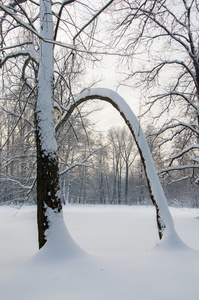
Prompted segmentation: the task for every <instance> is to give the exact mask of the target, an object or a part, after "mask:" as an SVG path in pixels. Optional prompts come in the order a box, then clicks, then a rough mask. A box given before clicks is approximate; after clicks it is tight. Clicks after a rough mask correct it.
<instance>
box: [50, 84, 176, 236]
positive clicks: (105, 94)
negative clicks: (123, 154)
mask: <svg viewBox="0 0 199 300" xmlns="http://www.w3.org/2000/svg"><path fill="white" fill-rule="evenodd" d="M91 99H99V100H103V101H106V102H109V103H110V104H112V105H113V106H114V107H115V108H116V109H117V110H118V111H119V113H120V114H121V116H122V117H123V119H124V121H125V122H126V124H127V126H128V127H129V129H130V131H131V133H132V135H133V137H134V139H135V142H136V145H137V147H138V150H139V153H140V156H141V160H142V163H143V166H144V171H145V175H146V178H147V183H148V188H149V191H150V197H151V200H152V203H153V205H154V206H155V209H156V221H157V227H158V234H159V238H160V239H162V237H163V234H164V232H165V231H167V232H170V233H174V234H176V232H175V229H174V224H173V219H172V216H171V214H170V211H169V208H168V205H167V201H166V197H165V195H164V191H163V189H162V186H161V184H160V181H159V178H158V175H157V172H156V169H155V166H154V163H153V159H152V156H151V152H150V150H149V147H148V144H147V141H146V138H145V136H144V133H143V131H142V128H141V127H140V124H139V122H138V120H137V118H136V116H135V115H134V113H133V112H132V110H131V108H130V107H129V105H128V104H127V103H126V102H125V100H124V99H123V98H122V97H121V96H119V95H118V94H117V93H116V92H114V91H112V90H109V89H103V88H98V89H87V90H85V91H84V92H82V93H81V94H80V95H79V96H78V97H77V98H76V99H75V100H74V102H73V103H72V104H70V105H69V106H68V107H67V108H66V112H65V114H64V115H63V116H62V119H61V121H60V122H59V123H58V124H57V126H56V130H59V128H60V127H61V126H62V124H63V123H64V122H65V121H67V120H68V118H69V116H70V115H71V114H72V112H73V110H74V109H75V108H76V107H77V106H78V105H79V104H81V103H83V102H85V101H88V100H91Z"/></svg>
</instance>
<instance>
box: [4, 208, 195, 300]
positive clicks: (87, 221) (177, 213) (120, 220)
mask: <svg viewBox="0 0 199 300" xmlns="http://www.w3.org/2000/svg"><path fill="white" fill-rule="evenodd" d="M171 213H172V216H173V218H174V223H175V227H176V230H177V232H178V234H179V236H180V238H181V239H182V240H183V241H184V242H185V243H186V244H187V245H188V246H189V247H191V248H192V249H191V248H189V247H186V246H177V245H176V244H175V243H174V244H173V245H171V244H165V243H160V244H159V241H158V234H157V229H156V222H155V212H154V209H153V207H132V206H131V207H129V206H81V205H80V206H74V205H70V206H67V207H65V208H64V220H65V223H66V224H67V228H68V230H69V232H70V234H71V236H72V237H73V239H74V240H75V242H76V243H77V244H78V245H79V246H77V245H76V244H75V243H73V242H72V240H71V239H70V236H69V235H68V232H67V231H66V230H65V228H62V225H60V228H59V232H57V233H56V236H54V238H53V239H52V241H51V242H52V245H51V247H46V249H45V248H44V249H43V250H42V251H39V252H38V250H37V224H36V208H35V207H25V206H24V207H22V208H21V209H20V210H17V209H16V208H14V207H0V241H1V242H0V299H2V300H32V299H34V300H132V299H136V300H148V299H151V300H160V299H161V300H178V299H180V300H198V299H199V284H198V278H199V210H197V209H171ZM59 235H61V236H62V237H63V236H65V239H64V241H62V242H60V241H61V240H60V239H59ZM56 238H57V243H59V244H57V245H55V241H56ZM53 243H54V244H53ZM49 245H50V244H49ZM67 245H68V249H69V250H67V253H65V249H66V248H67ZM79 247H80V248H79ZM61 248H62V249H64V251H61ZM82 249H83V250H82ZM193 249H195V250H193ZM57 252H58V257H57V255H56V253H57Z"/></svg>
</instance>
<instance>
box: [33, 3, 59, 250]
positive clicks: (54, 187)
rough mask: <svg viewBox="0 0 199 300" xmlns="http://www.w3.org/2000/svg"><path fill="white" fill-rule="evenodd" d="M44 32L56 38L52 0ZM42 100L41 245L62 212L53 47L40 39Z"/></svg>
mask: <svg viewBox="0 0 199 300" xmlns="http://www.w3.org/2000/svg"><path fill="white" fill-rule="evenodd" d="M40 10H41V11H40V14H41V15H40V18H41V35H42V37H43V38H44V39H51V40H52V39H53V21H52V11H51V1H49V0H40ZM40 43H41V44H40V49H41V50H40V51H41V52H40V55H41V56H40V64H39V74H38V99H37V108H36V142H37V221H38V235H39V248H41V247H43V245H44V244H45V243H46V241H47V237H46V234H45V233H46V230H47V229H49V228H50V224H51V217H52V215H53V214H52V211H53V213H54V214H58V213H60V212H61V211H62V205H61V199H60V192H59V190H60V187H59V173H58V159H57V143H56V140H55V128H54V115H53V46H52V44H50V43H47V42H44V41H41V42H40Z"/></svg>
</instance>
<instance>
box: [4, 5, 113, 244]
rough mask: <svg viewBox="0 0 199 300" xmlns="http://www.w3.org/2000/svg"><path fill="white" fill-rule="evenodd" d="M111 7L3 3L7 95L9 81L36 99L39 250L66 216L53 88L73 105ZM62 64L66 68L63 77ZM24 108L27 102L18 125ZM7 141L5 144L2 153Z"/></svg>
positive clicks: (59, 106) (55, 99)
mask: <svg viewBox="0 0 199 300" xmlns="http://www.w3.org/2000/svg"><path fill="white" fill-rule="evenodd" d="M112 2H113V0H112V1H107V2H105V3H103V4H102V5H101V3H99V2H97V3H95V5H92V6H91V5H90V3H89V2H88V3H87V2H86V1H85V2H81V3H79V2H77V1H75V0H66V1H57V2H55V3H53V2H52V1H47V0H41V1H29V2H28V1H27V0H17V1H3V2H1V3H0V10H1V16H0V18H1V19H0V28H1V30H0V34H1V49H0V50H1V60H0V67H1V75H2V78H3V80H2V82H3V87H2V90H3V89H4V87H6V86H8V85H9V81H12V84H15V85H18V84H19V82H20V81H22V82H23V83H24V85H25V86H26V88H28V89H29V95H32V94H33V93H34V99H35V103H34V104H35V107H34V109H35V127H36V130H35V132H36V148H37V207H38V210H37V217H38V218H37V219H38V233H39V248H41V247H42V246H43V245H44V244H45V243H46V235H45V232H46V230H47V229H48V228H49V227H50V224H51V223H52V216H59V215H61V212H62V203H61V202H62V200H61V193H60V184H59V167H58V155H57V142H56V138H55V122H54V103H56V102H57V103H56V107H58V111H61V110H62V101H63V99H57V98H58V97H56V96H57V95H58V93H56V92H54V87H59V89H63V82H64V84H65V86H67V94H68V95H69V97H68V99H67V101H69V100H71V99H73V91H72V89H71V85H70V83H71V81H70V79H71V77H73V76H74V73H75V70H77V68H75V66H77V64H78V63H79V64H80V58H81V57H82V55H84V54H85V55H90V52H91V47H92V46H93V43H94V41H95V39H94V35H93V33H94V30H95V27H96V20H97V18H98V17H99V15H100V14H101V13H102V12H103V11H104V10H105V9H106V8H107V7H108V6H109V5H110V4H111V3H112ZM74 11H75V12H74ZM85 15H87V16H88V17H87V20H86V21H85ZM60 47H61V49H65V51H63V52H62V50H60ZM91 55H92V54H91ZM61 60H62V65H64V66H65V68H64V69H63V70H61V71H60V63H59V62H60V61H61ZM7 73H9V76H10V77H9V78H8V79H7V78H5V74H7ZM63 94H64V93H62V95H63ZM27 99H28V98H27ZM58 100H59V103H58ZM65 100H66V98H65ZM25 108H26V102H25V104H24V107H23V111H22V112H21V115H20V116H19V117H18V119H21V118H22V116H23V112H24V110H25ZM14 126H15V125H14ZM12 131H13V130H12ZM10 136H11V135H10ZM10 136H8V138H7V141H8V140H9V138H10ZM7 141H3V144H2V146H1V148H3V146H4V145H5V144H6V142H7Z"/></svg>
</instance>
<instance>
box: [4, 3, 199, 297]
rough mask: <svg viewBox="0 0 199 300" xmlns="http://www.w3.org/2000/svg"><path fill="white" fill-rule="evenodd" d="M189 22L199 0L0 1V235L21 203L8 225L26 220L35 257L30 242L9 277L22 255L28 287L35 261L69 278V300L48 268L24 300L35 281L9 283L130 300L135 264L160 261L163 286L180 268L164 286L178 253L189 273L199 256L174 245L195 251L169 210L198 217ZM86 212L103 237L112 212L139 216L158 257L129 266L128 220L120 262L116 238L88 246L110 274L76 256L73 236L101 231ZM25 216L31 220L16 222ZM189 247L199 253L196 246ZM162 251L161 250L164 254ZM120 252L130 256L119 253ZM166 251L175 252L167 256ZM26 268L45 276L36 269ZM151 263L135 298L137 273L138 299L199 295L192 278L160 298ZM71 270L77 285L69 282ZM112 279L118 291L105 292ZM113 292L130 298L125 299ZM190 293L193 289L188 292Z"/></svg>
mask: <svg viewBox="0 0 199 300" xmlns="http://www.w3.org/2000/svg"><path fill="white" fill-rule="evenodd" d="M198 24H199V3H198V1H197V0H177V1H173V0H135V1H133V0H109V1H108V0H97V1H90V0H82V1H77V0H58V1H52V0H9V1H8V0H1V1H0V42H1V44H0V78H1V81H0V128H1V130H0V215H1V216H2V227H1V223H0V235H1V234H2V238H1V236H0V239H1V240H4V238H5V236H6V233H4V232H3V230H2V231H1V228H5V227H6V228H7V225H5V224H7V223H6V222H8V221H7V220H9V218H10V220H13V219H12V218H11V216H10V215H9V217H8V218H7V219H6V218H5V215H6V214H10V213H11V211H12V209H13V207H14V209H16V210H18V208H19V207H22V212H19V216H21V219H20V221H19V219H16V220H15V221H16V223H15V224H16V228H18V227H17V226H19V228H20V226H22V224H26V225H23V227H26V226H27V228H29V226H30V222H31V220H32V219H31V218H33V217H32V214H33V212H34V216H35V219H37V220H36V221H35V223H36V224H37V225H36V227H37V229H36V231H37V235H38V237H36V239H37V240H38V243H39V249H40V250H39V252H38V253H37V254H36V255H34V253H35V252H37V251H36V250H35V248H34V247H32V248H31V250H30V249H28V248H27V250H26V246H25V245H26V244H23V250H22V247H21V248H19V250H18V252H17V250H16V254H15V256H16V257H15V258H13V259H14V261H15V263H14V268H15V271H13V273H12V272H11V273H12V274H11V275H12V276H14V275H13V274H14V273H15V272H18V271H19V269H20V266H19V265H17V263H16V261H17V260H18V258H17V255H18V254H17V253H21V254H20V255H22V256H21V257H24V256H25V257H27V256H28V257H29V258H30V257H32V256H33V258H31V259H32V260H31V262H29V265H26V266H25V267H24V266H23V268H22V271H23V274H22V276H21V278H22V282H26V280H28V279H27V278H26V275H25V274H26V273H29V274H30V273H31V274H32V275H31V276H33V277H30V282H31V281H32V279H33V278H34V276H35V277H38V274H39V273H40V271H41V270H42V267H41V265H40V264H41V262H44V261H47V260H48V259H50V261H51V262H52V261H53V259H52V258H53V257H56V258H59V257H60V258H63V257H64V259H65V258H66V257H67V259H66V261H67V264H66V265H67V266H65V265H64V266H65V267H66V268H69V270H70V272H71V274H72V276H71V277H70V278H67V280H68V281H69V282H70V283H71V286H70V288H71V289H72V290H71V291H70V293H71V294H70V293H69V292H68V291H67V292H66V291H65V290H63V286H64V283H63V281H62V279H61V280H60V276H61V277H62V275H63V274H64V275H63V276H65V273H62V272H63V271H60V270H61V265H59V264H60V261H59V263H58V265H56V268H55V273H56V274H58V275H56V276H57V277H56V276H55V277H53V278H54V279H52V278H51V277H50V274H51V271H49V272H48V273H49V274H48V276H49V277H48V276H47V277H48V279H47V281H46V282H49V283H50V284H49V286H48V289H49V291H48V293H47V296H46V298H45V297H44V296H42V295H43V294H42V293H43V291H44V290H46V287H45V284H44V286H41V287H39V289H38V291H40V292H41V294H39V296H38V295H36V294H35V292H33V294H29V293H30V290H29V289H28V287H30V282H27V289H26V290H25V292H24V288H23V287H22V286H21V287H20V284H19V287H18V286H17V284H16V286H15V289H16V290H18V289H19V292H18V293H17V295H18V296H17V297H18V298H17V297H15V299H20V300H21V299H22V298H23V296H22V295H23V293H22V290H23V292H24V293H25V294H26V293H28V294H29V296H28V297H27V295H26V299H37V300H38V299H42V300H44V299H48V300H50V299H59V300H66V299H70V300H72V299H74V300H75V299H76V300H79V299H82V300H84V299H88V300H89V299H100V300H101V299H105V300H106V299H107V300H108V299H109V300H110V299H116V300H117V299H118V300H119V299H122V298H123V295H124V298H125V295H126V298H125V299H132V298H131V297H130V295H131V289H130V287H131V283H130V277H128V276H130V275H128V274H130V273H131V271H129V270H130V268H131V267H132V268H135V269H136V270H137V271H138V270H141V273H142V271H143V272H145V270H146V269H145V266H146V265H148V269H149V270H152V268H153V266H154V263H155V261H156V260H157V261H159V262H160V264H161V261H162V256H161V255H163V256H164V259H165V260H164V261H165V264H163V265H162V267H163V273H164V276H165V278H167V275H168V276H169V274H170V270H169V269H168V266H169V265H172V266H175V272H176V273H175V272H174V273H172V272H171V273H172V276H173V277H172V276H171V282H170V281H169V285H170V284H171V285H172V280H173V279H174V278H175V276H177V274H178V272H180V273H182V272H184V271H182V270H181V269H180V268H181V262H182V261H183V262H184V261H185V256H186V258H187V259H188V260H187V264H185V266H186V267H187V268H188V269H187V270H188V273H189V271H190V270H191V269H192V270H193V265H194V262H195V261H198V251H196V250H193V249H191V248H189V246H187V245H186V242H185V243H184V242H183V241H182V240H183V238H182V240H181V235H182V236H183V237H184V238H185V239H186V238H188V244H190V246H192V243H194V242H193V240H191V239H190V240H189V238H190V237H191V235H190V234H188V232H187V231H186V230H184V228H187V227H186V226H185V225H184V224H185V223H184V221H183V223H180V222H179V223H178V222H177V228H178V229H179V231H180V232H181V235H179V232H177V230H176V228H175V227H174V222H173V215H175V216H176V218H177V220H179V219H178V218H181V217H182V216H180V214H179V212H180V210H175V209H179V208H180V209H182V211H183V209H185V211H183V212H185V214H184V215H183V218H188V216H190V215H189V213H188V212H190V211H191V212H192V213H193V214H195V213H196V212H197V209H198V207H199V194H198V189H199V143H198V141H199V36H198V32H199V25H198ZM103 122H107V123H108V124H109V125H108V126H106V125H105V123H103ZM169 207H170V208H171V212H172V213H171V212H170V209H169ZM152 208H153V213H152V210H151V209H152ZM111 209H112V211H111ZM119 209H121V211H120V210H119ZM90 210H91V211H92V212H93V213H94V215H95V216H96V220H100V217H99V215H100V214H102V215H103V216H104V217H103V218H104V219H103V220H105V222H102V226H101V227H100V228H98V229H95V230H98V232H101V231H100V230H102V229H103V230H104V231H107V232H108V230H107V228H111V226H113V224H115V225H114V226H115V227H114V228H117V226H118V222H117V221H116V219H114V218H115V216H116V215H117V214H118V219H120V218H122V219H123V221H124V224H125V221H126V220H127V219H128V218H129V220H130V217H129V216H130V214H132V216H133V219H131V220H130V221H129V222H133V220H135V221H136V220H137V221H138V222H139V220H138V219H139V217H137V219H136V216H135V215H134V213H135V211H136V212H137V214H138V216H140V218H141V212H142V214H143V215H144V216H145V217H144V220H143V221H142V224H140V225H139V228H142V226H143V228H144V231H145V232H144V234H143V236H145V238H146V236H149V237H152V240H153V246H155V244H157V243H159V241H161V243H160V246H159V247H160V250H162V251H163V252H161V251H160V252H158V251H157V249H156V250H154V252H153V253H152V254H148V255H144V254H143V253H142V255H144V256H143V257H144V258H143V260H142V258H141V256H139V258H138V262H136V259H135V257H136V255H137V254H139V255H141V254H140V253H141V252H142V250H139V249H138V248H135V252H132V251H130V249H131V247H134V246H135V245H133V244H132V243H131V242H130V240H131V238H130V236H131V234H132V231H133V232H134V233H135V234H136V235H137V237H138V236H139V234H138V232H137V231H136V226H135V224H134V223H130V224H132V228H133V229H132V231H130V226H129V227H128V226H127V225H126V227H125V228H126V229H125V233H126V236H127V238H126V240H125V242H122V238H123V233H122V232H120V229H121V228H122V227H118V229H117V233H118V236H117V238H115V239H116V240H117V241H118V242H120V243H121V245H123V247H122V246H121V247H119V249H120V250H119V251H120V252H119V253H118V254H117V255H118V256H117V255H115V256H114V255H113V252H112V251H111V250H110V249H111V247H113V249H114V248H115V245H116V244H114V242H113V241H115V240H114V238H113V235H112V232H111V236H112V238H110V237H107V240H110V241H111V242H112V244H110V248H109V246H108V244H106V243H105V242H104V243H103V242H102V244H100V243H99V247H98V248H97V242H96V249H97V251H99V249H101V246H102V245H106V247H107V249H106V247H105V248H103V249H104V250H103V249H101V253H100V255H102V254H103V255H104V254H105V253H106V254H107V255H108V257H109V258H111V259H114V258H116V257H117V259H118V265H117V267H118V269H117V270H116V269H115V268H116V267H115V265H114V264H115V263H114V262H113V261H111V262H112V264H111V263H110V262H109V263H108V262H107V260H105V261H104V260H103V261H102V260H98V261H95V263H94V258H93V257H92V258H89V257H88V256H85V252H84V251H83V250H82V249H81V248H79V246H78V245H77V244H76V242H74V240H73V238H72V237H71V235H70V233H73V234H72V235H73V236H74V237H76V239H77V240H79V241H80V242H81V237H82V233H83V228H84V226H86V225H87V226H88V227H89V230H85V232H86V234H87V235H86V237H85V238H88V240H89V238H91V239H92V237H91V235H92V233H93V232H94V231H92V230H91V228H90V226H93V228H96V227H95V226H97V225H96V224H95V223H94V222H93V223H92V218H91V216H90V215H89V211H90ZM118 212H120V213H118ZM149 212H150V214H153V219H154V223H150V225H149V227H148V225H146V223H145V222H147V220H148V213H149ZM81 213H82V214H81ZM98 213H99V214H98ZM66 215H67V217H66ZM26 216H29V217H30V218H27V220H25V219H26ZM72 216H73V217H74V219H73V218H72ZM85 216H87V217H88V220H90V221H88V220H87V219H86V217H85ZM106 216H109V217H108V218H107V219H106ZM18 218H19V217H18ZM70 218H71V219H70ZM197 218H198V216H197V217H195V219H197ZM83 219H84V225H82V224H81V220H83ZM17 220H18V221H17ZM63 220H64V222H63ZM74 220H76V223H75V221H74ZM183 220H184V219H183ZM3 222H5V223H3ZM23 222H24V223H23ZM25 222H26V223H25ZM89 222H90V223H89ZM99 222H100V221H99ZM114 222H116V223H114ZM11 223H12V221H11ZM3 224H4V225H3ZM13 224H14V223H13ZM89 224H91V225H89ZM92 224H93V225H92ZM105 224H107V226H108V227H106V228H105ZM124 224H123V226H125V225H124ZM182 224H183V225H182ZM65 225H66V226H65ZM31 226H32V225H31ZM77 226H78V227H77ZM120 226H122V225H120ZM197 227H198V224H197V225H195V226H193V225H192V224H191V225H190V228H194V230H196V229H197ZM31 228H32V227H31ZM127 228H128V229H127ZM151 228H156V231H157V232H156V235H155V234H153V233H151V231H150V230H151ZM68 229H70V230H69V231H70V233H69V231H68ZM8 230H9V226H8ZM31 230H32V229H31ZM81 230H82V232H81ZM93 230H94V229H93ZM33 231H34V233H33V236H34V237H35V236H36V234H35V230H33ZM18 232H19V231H18ZM85 232H84V233H83V234H85ZM107 232H106V233H107ZM24 234H25V235H26V232H25V231H24ZM89 234H90V237H89ZM100 234H101V235H103V234H104V233H103V231H102V233H100ZM193 235H194V236H195V235H197V234H195V233H194V234H193ZM28 236H29V235H28V234H27V240H28ZM115 236H116V233H115ZM140 236H141V234H140ZM95 238H96V237H95ZM95 238H93V241H95ZM11 239H12V237H11ZM22 239H23V238H22ZM157 240H158V242H157ZM16 241H17V235H16ZM146 241H148V240H147V238H146ZM13 243H14V239H13ZM23 243H24V242H23ZM29 243H30V245H32V244H33V243H32V242H29ZM31 243H32V244H31ZM81 243H83V244H82V245H83V248H84V247H85V249H86V250H87V249H88V252H89V251H91V253H92V251H93V253H94V250H95V245H94V244H93V245H92V242H88V243H87V244H86V242H85V241H82V242H81ZM84 243H85V245H84ZM125 243H126V244H125ZM3 244H4V243H3ZM13 245H14V244H13ZM35 245H36V247H38V246H37V243H35ZM125 245H126V246H125ZM140 245H142V247H144V248H145V249H146V248H147V249H148V248H152V242H151V244H150V243H149V244H147V243H146V244H144V243H143V242H140ZM3 247H4V246H3ZM128 247H130V248H128ZM194 247H195V248H198V249H199V242H198V243H197V242H196V245H195V246H193V248H194ZM116 248H117V247H116ZM0 249H1V248H0ZM127 249H128V250H127ZM140 249H141V248H140ZM165 249H167V250H168V251H167V252H164V250H165ZM179 249H180V251H181V252H180V254H181V255H180V256H179V255H178V250H179ZM23 251H24V255H23ZM26 251H27V252H26ZM103 251H104V253H103ZM109 251H110V253H109ZM123 251H127V252H126V255H125V254H124V253H125V252H123ZM136 251H137V252H136ZM140 251H141V252H140ZM156 251H157V252H156ZM183 251H184V252H183ZM86 252H87V251H86ZM185 252H186V253H185ZM2 253H3V254H4V253H7V248H5V249H4V248H2ZM8 253H9V251H8ZM97 253H98V252H97ZM166 253H167V254H168V253H170V254H171V253H172V255H171V257H169V256H167V254H166ZM184 254H185V256H184ZM6 255H7V254H6ZM8 255H9V254H8ZM150 255H151V256H150ZM3 256H4V255H3ZM149 256H150V257H149ZM19 257H20V256H19ZM68 258H70V259H69V260H68ZM74 258H75V260H73V259H74ZM124 258H125V260H123V261H122V259H124ZM130 258H131V259H130ZM132 258H133V260H132ZM149 258H150V259H149ZM103 259H104V258H103ZM148 259H149V260H148ZM19 260H20V259H19ZM20 261H21V260H20ZM66 261H65V260H64V263H65V262H66ZM69 261H70V263H69V265H68V262H69ZM129 261H131V263H130V264H129ZM141 261H143V262H142V263H141V265H139V263H140V262H141ZM149 261H150V262H149ZM20 263H21V262H20ZM35 264H36V266H37V267H38V265H40V267H41V270H40V269H38V270H39V271H38V270H36V269H35V268H36V267H35ZM0 265H1V261H0ZM47 265H48V267H47V269H46V270H51V269H52V268H51V267H52V266H51V265H50V264H49V261H48V264H47ZM158 265H159V264H157V266H156V267H155V269H154V270H153V272H154V273H153V275H154V277H153V276H152V277H153V278H156V276H157V278H156V279H155V280H156V283H154V282H153V283H152V282H151V281H149V286H148V292H149V294H148V295H149V296H147V297H146V295H147V289H146V294H143V291H142V288H141V289H140V288H139V284H140V280H141V281H142V280H143V282H145V283H146V282H147V277H144V278H143V277H142V275H140V274H141V273H140V274H139V272H138V274H139V275H138V277H136V276H135V278H134V282H135V283H138V284H135V285H136V287H135V291H134V292H135V295H136V298H137V299H139V300H146V299H160V298H161V299H165V300H168V299H170V300H173V299H186V300H187V299H194V300H196V299H197V298H195V297H196V295H198V292H199V291H197V288H196V285H195V281H194V280H193V281H192V284H193V287H192V286H189V285H187V282H188V277H186V276H185V278H183V280H182V281H180V279H179V278H178V280H179V281H178V282H177V286H178V288H179V287H183V288H182V289H181V293H179V290H178V293H177V294H176V290H175V287H170V293H171V294H172V296H171V295H170V296H168V294H167V291H166V290H164V289H165V287H164V284H162V285H161V283H160V282H159V281H158V280H161V279H158V278H159V274H160V270H159V269H158ZM188 265H189V267H188ZM2 266H3V267H2V269H3V270H4V267H5V274H7V273H6V272H8V273H9V271H8V268H7V265H4V263H3V264H2ZM33 266H34V267H33ZM79 266H81V268H82V269H81V270H84V271H82V272H85V273H84V275H85V274H86V276H82V273H78V272H79V269H78V268H79ZM99 266H100V267H99ZM156 268H157V269H156ZM16 270H17V271H16ZM99 270H100V272H99ZM102 270H105V271H104V272H106V273H105V276H104V277H103V283H102V284H101V283H100V284H101V286H102V288H101V291H100V293H97V294H96V289H97V290H98V289H99V288H97V287H98V283H99V282H101V277H100V276H101V275H102ZM37 272H38V273H37ZM42 272H43V270H42ZM42 272H41V274H40V275H39V277H38V284H39V280H40V279H41V277H40V276H44V277H45V278H46V274H47V273H42ZM70 272H69V273H70ZM120 272H124V274H127V275H124V280H123V281H120V280H121V275H120V276H119V277H117V276H116V275H115V274H119V273H120ZM190 272H191V271H190ZM69 273H68V274H69ZM77 273H78V275H77ZM42 274H43V275H42ZM113 274H114V275H113ZM11 275H10V273H9V276H11ZM9 276H8V280H7V281H6V277H5V278H4V276H3V277H2V278H3V280H5V284H4V281H2V282H3V283H2V290H3V296H4V300H11V299H14V298H13V295H14V294H12V291H9V293H7V291H6V287H7V286H8V282H9V281H10V277H9ZM53 276H54V275H53ZM67 276H69V275H67ZM112 276H113V278H114V279H113V283H114V284H115V286H114V288H113V283H112V285H111V283H110V282H111V280H110V278H112ZM125 276H126V277H125ZM192 276H193V278H197V276H198V271H197V270H195V269H194V272H193V274H192ZM87 277H88V282H90V280H91V283H92V289H91V290H89V288H88V286H87V284H88V283H87V282H86V281H85V282H86V284H85V282H84V280H86V279H87ZM11 278H12V277H11ZM55 278H59V279H58V281H59V284H60V286H59V288H58V289H59V292H60V294H59V293H58V292H57V290H56V291H55V290H54V289H53V288H54V281H55V280H57V279H55ZM82 278H84V279H82ZM94 278H95V279H94ZM172 278H173V279H172ZM76 279H78V280H79V281H80V282H81V284H80V286H81V289H83V294H82V293H80V294H78V293H77V294H76V291H75V290H76V289H75V282H76ZM165 280H166V279H165ZM41 281H42V280H41ZM107 282H108V283H110V285H109V287H106V286H107V285H108V283H107ZM119 282H120V284H118V283H119ZM162 282H164V280H163V281H162ZM150 283H151V284H150ZM154 284H157V286H161V288H162V290H157V291H156V294H155V295H154V297H152V296H151V295H152V293H153V291H152V290H151V288H150V286H153V285H154ZM120 286H121V287H122V288H123V289H124V290H125V293H126V294H122V293H121V291H120V289H119V287H120ZM20 289H21V290H20ZM84 289H85V290H84ZM183 289H185V292H184V290H183ZM88 290H89V294H88ZM163 290H164V292H161V291H163ZM190 290H191V291H192V292H193V294H189V293H188V291H190ZM74 291H75V292H74ZM85 291H86V292H85ZM107 291H108V292H107ZM0 293H1V284H0ZM68 295H70V296H71V297H68ZM179 295H181V296H179ZM51 297H52V298H51ZM164 297H166V298H164ZM183 297H185V298H183ZM124 298H123V299H124ZM24 299H25V298H24Z"/></svg>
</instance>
